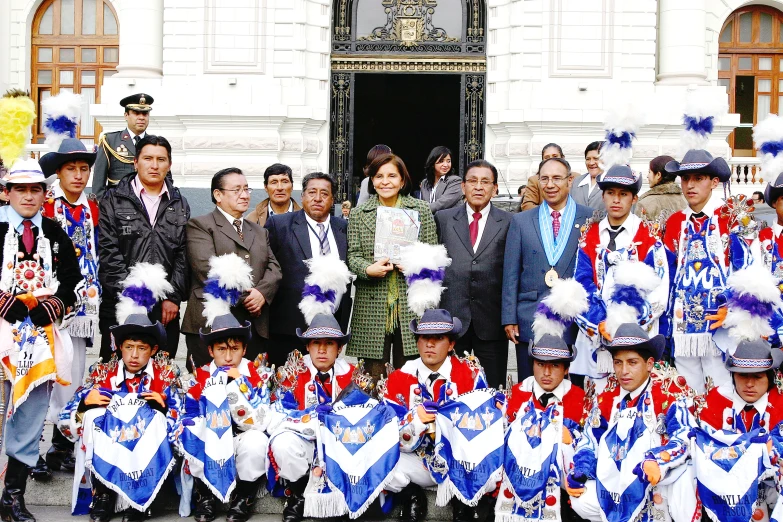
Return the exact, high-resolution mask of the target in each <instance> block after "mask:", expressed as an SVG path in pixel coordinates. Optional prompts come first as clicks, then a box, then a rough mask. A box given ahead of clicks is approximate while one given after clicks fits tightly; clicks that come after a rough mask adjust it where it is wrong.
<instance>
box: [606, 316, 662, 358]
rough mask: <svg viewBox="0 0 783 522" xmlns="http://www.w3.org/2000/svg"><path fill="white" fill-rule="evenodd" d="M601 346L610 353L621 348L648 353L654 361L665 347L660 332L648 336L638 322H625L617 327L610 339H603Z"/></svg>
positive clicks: (660, 356) (659, 356) (660, 355)
mask: <svg viewBox="0 0 783 522" xmlns="http://www.w3.org/2000/svg"><path fill="white" fill-rule="evenodd" d="M603 346H604V348H606V350H608V351H609V353H612V354H615V353H617V352H620V351H623V350H632V351H634V352H640V353H641V352H645V353H647V354H650V355H651V356H652V357H653V358H654V359H655V360H656V361H659V360H661V358H662V357H663V351H664V349H665V348H666V338H665V337H664V336H663V335H661V334H658V335H654V336H653V337H650V336H649V335H648V334H647V332H646V331H645V330H644V329H643V328H642V327H641V326H639V325H638V324H635V323H625V324H622V325H620V327H619V328H617V331H616V332H615V335H614V337H612V340H611V341H608V342H607V341H605V340H604V341H603Z"/></svg>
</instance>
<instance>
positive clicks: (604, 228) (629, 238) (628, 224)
mask: <svg viewBox="0 0 783 522" xmlns="http://www.w3.org/2000/svg"><path fill="white" fill-rule="evenodd" d="M641 224H642V219H641V218H640V217H639V216H637V215H636V214H628V217H627V218H625V221H624V222H623V224H622V225H620V226H621V227H623V231H622V232H620V233H619V234H617V237H616V238H615V240H614V242H615V245H617V250H620V249H621V248H628V247H629V246H630V245H631V243H632V242H633V238H634V237H636V233H637V232H638V231H639V225H641ZM609 228H610V227H609V218H603V219H602V220H601V222H600V223H599V224H598V234H599V236H600V238H601V246H602V247H606V246H607V245H608V244H609V239H610V238H609Z"/></svg>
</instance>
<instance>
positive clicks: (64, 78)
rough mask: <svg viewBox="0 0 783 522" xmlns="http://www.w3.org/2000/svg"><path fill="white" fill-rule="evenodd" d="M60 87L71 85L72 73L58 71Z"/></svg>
mask: <svg viewBox="0 0 783 522" xmlns="http://www.w3.org/2000/svg"><path fill="white" fill-rule="evenodd" d="M60 85H73V71H60Z"/></svg>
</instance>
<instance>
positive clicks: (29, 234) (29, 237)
mask: <svg viewBox="0 0 783 522" xmlns="http://www.w3.org/2000/svg"><path fill="white" fill-rule="evenodd" d="M22 224H23V225H24V231H22V243H24V249H25V250H26V251H27V253H28V254H32V253H33V245H34V244H35V238H34V237H33V222H32V221H30V220H29V219H25V220H24V221H23V222H22Z"/></svg>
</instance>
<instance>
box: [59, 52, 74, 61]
mask: <svg viewBox="0 0 783 522" xmlns="http://www.w3.org/2000/svg"><path fill="white" fill-rule="evenodd" d="M74 55H75V53H74V50H73V49H72V48H71V49H69V48H65V49H60V61H61V62H65V63H73V62H74V61H75V59H74V58H75V56H74Z"/></svg>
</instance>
